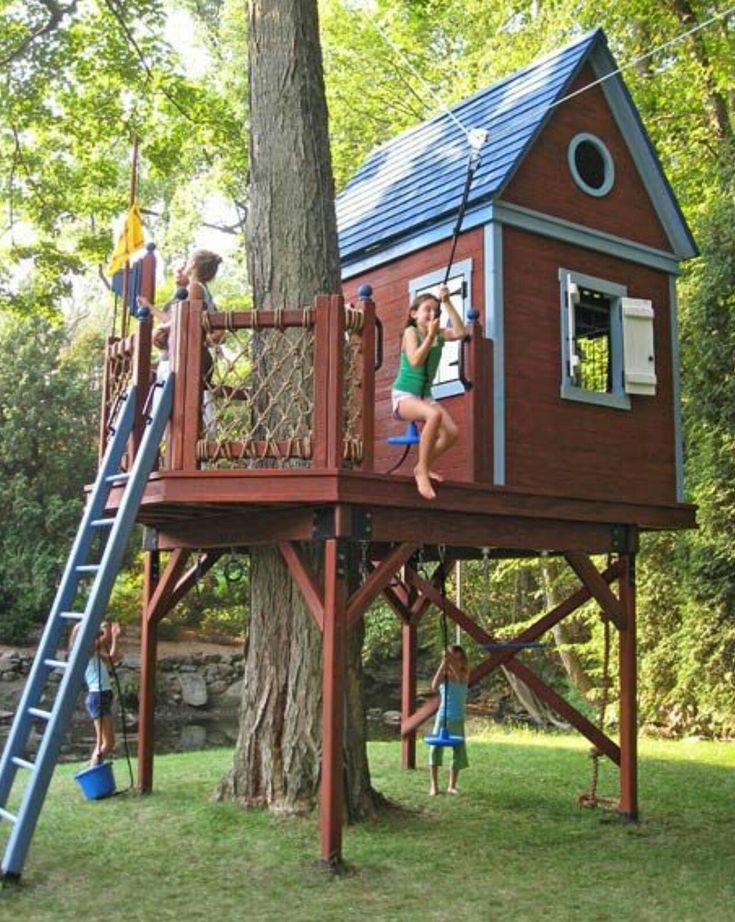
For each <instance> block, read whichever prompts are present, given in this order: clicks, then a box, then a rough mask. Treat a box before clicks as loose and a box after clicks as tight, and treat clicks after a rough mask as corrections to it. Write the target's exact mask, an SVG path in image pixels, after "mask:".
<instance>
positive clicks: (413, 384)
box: [391, 285, 466, 499]
mask: <svg viewBox="0 0 735 922" xmlns="http://www.w3.org/2000/svg"><path fill="white" fill-rule="evenodd" d="M442 304H443V305H444V307H445V308H446V310H447V313H448V314H449V319H450V322H451V326H450V327H445V328H444V329H440V327H439V315H440V309H441V305H442ZM465 335H466V330H465V325H464V323H463V321H462V318H461V317H460V316H459V314H458V312H457V310H456V308H455V307H454V305H453V304H452V302H451V299H450V297H449V289H448V288H447V286H446V285H442V286H440V288H439V297H438V298H437V297H436V296H435V295H432V294H429V293H428V292H425V293H424V294H420V295H417V297H415V298H414V300H413V301H412V302H411V306H410V307H409V309H408V317H407V319H406V326H405V328H404V330H403V338H402V341H401V360H400V367H399V369H398V377H397V378H396V379H395V381H394V382H393V389H392V391H391V402H392V405H393V415H394V417H395V418H396V419H403V420H406V421H407V422H408V421H417V420H421V421H422V422H423V424H424V426H423V429H422V431H421V441H420V442H419V460H418V464H417V465H416V467H415V468H414V471H413V473H414V477H415V478H416V486H417V487H418V491H419V493H420V494H421V496H423V497H424V499H434V497H435V496H436V493H435V492H434V488H433V487H432V485H431V481H432V480H436V481H440V480H441V479H442V478H441V477H440V476H439V475H438V474H436V473H434V471H433V470H432V469H431V467H432V465H433V464H434V463H435V462H436V460H437V459H438V458H439V456H440V455H443V454H444V452H445V451H447V450H448V449H449V448H451V447H452V445H454V443H455V442H456V441H457V438H458V436H459V430H458V429H457V426H456V424H455V422H454V420H453V419H452V417H451V416H450V415H449V413H448V412H447V411H446V410H445V409H444V407H442V406H440V405H439V404H438V403H437V401H436V400H432V398H431V382H432V381H433V380H434V375H435V374H436V370H437V368H438V367H439V361H440V359H441V353H442V348H443V346H444V343H445V342H452V341H453V340H458V339H463V338H464V336H465Z"/></svg>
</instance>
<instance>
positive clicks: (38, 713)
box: [28, 708, 51, 720]
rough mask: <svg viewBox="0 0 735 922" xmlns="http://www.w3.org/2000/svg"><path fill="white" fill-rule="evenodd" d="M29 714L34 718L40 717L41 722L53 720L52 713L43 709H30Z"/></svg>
mask: <svg viewBox="0 0 735 922" xmlns="http://www.w3.org/2000/svg"><path fill="white" fill-rule="evenodd" d="M28 713H29V714H32V715H33V716H34V717H40V718H41V720H51V711H44V710H42V709H41V708H28Z"/></svg>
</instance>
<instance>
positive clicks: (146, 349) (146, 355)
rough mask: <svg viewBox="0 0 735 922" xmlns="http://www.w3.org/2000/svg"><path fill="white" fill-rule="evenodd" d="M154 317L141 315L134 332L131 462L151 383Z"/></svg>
mask: <svg viewBox="0 0 735 922" xmlns="http://www.w3.org/2000/svg"><path fill="white" fill-rule="evenodd" d="M152 330H153V319H152V317H151V316H150V314H147V315H146V316H143V317H140V319H139V320H138V327H137V329H136V331H135V333H134V334H133V384H134V385H135V395H136V396H135V424H134V425H133V434H132V436H131V437H130V447H129V453H130V464H132V462H133V460H134V459H135V456H136V454H137V453H138V448H139V446H140V442H141V439H142V438H143V429H144V428H145V420H144V419H143V408H144V407H145V403H146V400H147V399H148V389H149V388H150V385H151V340H152Z"/></svg>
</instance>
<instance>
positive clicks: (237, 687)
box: [222, 679, 244, 701]
mask: <svg viewBox="0 0 735 922" xmlns="http://www.w3.org/2000/svg"><path fill="white" fill-rule="evenodd" d="M243 681H244V680H243V679H240V680H239V681H238V682H233V683H232V685H230V687H229V688H228V689H227V691H226V692H225V693H224V695H223V696H222V697H223V698H227V699H228V700H230V699H231V700H233V701H239V700H240V699H241V698H242V685H243Z"/></svg>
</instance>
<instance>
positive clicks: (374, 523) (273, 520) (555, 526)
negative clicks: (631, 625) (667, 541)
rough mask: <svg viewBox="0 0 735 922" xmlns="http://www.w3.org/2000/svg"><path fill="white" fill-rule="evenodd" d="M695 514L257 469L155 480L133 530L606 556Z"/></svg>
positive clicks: (185, 540) (189, 542)
mask: <svg viewBox="0 0 735 922" xmlns="http://www.w3.org/2000/svg"><path fill="white" fill-rule="evenodd" d="M114 497H115V493H114V492H113V499H114ZM694 512H695V510H694V507H693V506H690V505H683V504H676V505H670V506H642V505H638V504H633V503H623V502H619V503H611V502H609V501H605V500H598V501H594V500H584V499H574V498H560V497H557V496H552V495H543V494H538V493H537V494H530V493H524V492H521V491H518V490H513V489H509V488H493V487H489V486H483V485H473V484H466V483H458V482H445V483H442V484H440V485H439V486H438V487H437V497H436V499H435V500H433V501H430V502H429V501H426V500H423V499H422V498H421V497H420V496H419V495H418V493H417V491H416V486H415V483H414V481H413V478H410V477H407V476H403V475H398V474H393V475H385V474H375V473H372V474H371V473H361V472H357V471H346V470H338V471H332V472H329V471H318V470H311V469H303V470H262V469H261V470H253V471H213V472H207V471H193V472H190V473H186V472H171V473H164V474H154V475H153V476H152V477H151V480H150V482H149V485H148V487H147V490H146V494H145V497H144V500H143V504H142V506H141V510H140V515H139V521H140V522H141V523H143V524H144V525H147V526H149V527H150V528H153V529H155V530H156V532H157V547H158V548H159V549H161V550H164V549H170V548H174V547H188V548H194V547H199V548H205V547H232V546H234V545H237V546H239V547H243V546H251V545H258V544H271V543H274V542H277V541H287V540H292V541H305V540H312V539H315V538H321V539H323V538H326V537H337V538H340V537H341V538H348V539H349V538H352V539H354V540H364V539H370V540H371V541H374V542H376V543H389V542H395V541H415V540H422V541H424V542H426V543H432V544H436V543H441V544H447V545H449V546H463V547H467V546H475V547H478V548H479V547H487V546H489V547H507V548H517V549H520V550H529V551H531V550H535V551H540V550H548V551H565V550H579V551H586V552H587V553H608V552H617V551H622V550H628V549H633V544H634V543H635V537H634V536H635V534H636V533H637V532H638V531H639V530H644V531H645V530H660V529H681V528H692V527H694V524H695V521H694Z"/></svg>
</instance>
